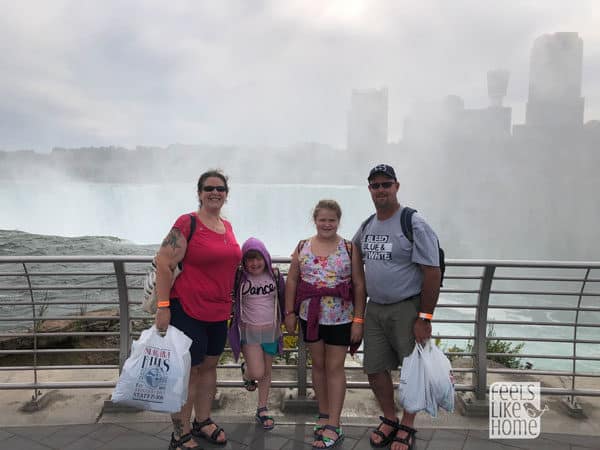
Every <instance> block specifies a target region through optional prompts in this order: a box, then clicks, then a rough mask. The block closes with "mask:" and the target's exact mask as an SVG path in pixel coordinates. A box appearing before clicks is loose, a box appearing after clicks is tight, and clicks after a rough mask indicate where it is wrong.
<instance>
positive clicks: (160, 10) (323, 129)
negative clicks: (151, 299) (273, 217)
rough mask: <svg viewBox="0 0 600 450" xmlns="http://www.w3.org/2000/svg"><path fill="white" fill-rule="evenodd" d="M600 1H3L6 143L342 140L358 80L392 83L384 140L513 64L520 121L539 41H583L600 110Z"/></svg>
mask: <svg viewBox="0 0 600 450" xmlns="http://www.w3.org/2000/svg"><path fill="white" fill-rule="evenodd" d="M594 3H595V2H594V0H577V1H567V0H561V1H558V0H539V1H538V0H535V1H534V0H529V1H528V0H519V1H517V0H504V1H501V2H499V1H493V2H492V1H487V0H452V1H447V0H438V1H432V0H415V1H408V0H381V1H368V0H332V1H324V0H314V1H313V0H285V1H282V0H272V1H269V0H264V1H261V0H247V1H226V0H223V1H181V0H171V1H169V2H165V1H154V0H144V1H141V0H140V1H133V0H129V1H127V0H119V1H113V0H105V1H102V2H98V1H89V0H78V1H68V0H52V1H28V0H20V1H18V2H15V1H9V0H0V7H1V10H2V14H1V15H0V51H1V52H2V57H1V58H0V98H1V99H2V100H1V101H0V150H17V149H34V150H36V151H38V152H47V151H50V150H51V149H52V148H53V147H55V146H59V147H82V146H106V145H117V146H125V147H130V148H132V147H135V146H136V145H154V146H167V145H169V144H174V143H185V144H200V143H209V144H227V145H231V144H233V145H241V146H244V145H248V146H270V147H277V146H289V145H293V144H296V143H300V142H320V143H324V144H328V145H332V146H335V147H344V146H345V139H346V115H347V111H348V108H349V102H350V96H351V92H352V89H355V88H359V89H363V88H380V87H387V88H388V90H389V105H390V111H389V115H390V116H389V121H390V132H389V139H390V141H398V140H400V139H401V138H402V123H403V120H404V118H405V117H406V115H407V114H408V113H409V112H410V110H411V107H412V106H411V105H414V103H415V102H418V101H438V100H441V99H442V98H443V97H444V96H446V95H448V94H453V95H458V96H460V97H462V98H463V99H464V101H465V106H466V107H467V108H476V107H484V106H486V105H487V104H488V98H487V88H486V72H487V71H488V70H490V69H495V68H502V69H506V70H508V71H509V72H510V82H509V87H508V95H507V97H506V99H505V102H504V104H505V105H506V106H511V107H513V123H522V122H523V121H524V114H525V103H526V101H527V86H528V79H529V57H530V52H531V47H532V44H533V40H534V39H535V38H536V37H538V36H540V35H542V34H546V33H554V32H557V31H576V32H579V35H580V36H581V37H582V38H583V41H584V63H583V96H584V97H585V98H586V116H585V118H586V120H591V119H600V77H599V76H598V74H599V73H600V8H594V7H593V6H594Z"/></svg>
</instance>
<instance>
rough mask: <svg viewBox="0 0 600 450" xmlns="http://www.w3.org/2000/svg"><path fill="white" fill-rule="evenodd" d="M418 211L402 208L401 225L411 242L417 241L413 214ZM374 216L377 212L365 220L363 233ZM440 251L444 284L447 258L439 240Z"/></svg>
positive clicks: (362, 226) (442, 283)
mask: <svg viewBox="0 0 600 450" xmlns="http://www.w3.org/2000/svg"><path fill="white" fill-rule="evenodd" d="M416 212H417V210H416V209H412V208H409V207H408V206H405V207H404V208H402V212H401V213H400V226H401V227H402V233H403V234H404V236H406V238H407V239H408V240H409V241H410V242H411V243H413V242H415V240H414V238H413V226H412V216H413V214H414V213H416ZM373 217H375V214H372V215H370V216H369V217H368V218H367V220H365V221H364V222H363V224H362V225H361V227H360V231H361V233H362V232H364V231H365V228H366V227H367V225H368V224H369V222H371V221H372V220H373ZM438 251H439V256H440V272H441V278H440V286H443V285H444V272H445V271H446V259H445V254H444V249H442V247H440V241H439V240H438Z"/></svg>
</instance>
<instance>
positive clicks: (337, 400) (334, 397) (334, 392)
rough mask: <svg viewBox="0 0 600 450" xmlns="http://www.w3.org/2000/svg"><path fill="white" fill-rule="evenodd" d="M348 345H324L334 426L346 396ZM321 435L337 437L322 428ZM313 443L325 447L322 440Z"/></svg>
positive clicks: (337, 422) (329, 405) (331, 419)
mask: <svg viewBox="0 0 600 450" xmlns="http://www.w3.org/2000/svg"><path fill="white" fill-rule="evenodd" d="M347 350H348V347H343V346H341V345H325V361H326V362H325V378H326V382H327V394H328V410H329V420H328V421H327V423H328V424H329V425H332V426H334V427H336V428H337V427H339V426H340V416H341V414H342V407H343V406H344V398H345V396H346V373H345V372H344V362H345V360H346V352H347ZM323 436H327V437H329V438H331V439H337V438H338V435H337V434H336V433H335V432H333V431H331V430H323ZM313 445H317V446H321V447H323V448H325V443H324V442H323V441H320V440H319V441H315V442H314V443H313Z"/></svg>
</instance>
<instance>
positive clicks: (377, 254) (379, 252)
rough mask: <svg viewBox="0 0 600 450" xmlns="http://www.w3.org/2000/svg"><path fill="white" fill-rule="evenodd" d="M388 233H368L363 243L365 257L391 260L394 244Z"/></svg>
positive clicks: (376, 259)
mask: <svg viewBox="0 0 600 450" xmlns="http://www.w3.org/2000/svg"><path fill="white" fill-rule="evenodd" d="M389 241H390V237H389V236H388V235H387V234H367V235H366V236H365V239H364V240H363V243H362V253H363V255H364V257H365V259H370V260H375V261H391V260H392V248H393V244H392V243H391V242H389Z"/></svg>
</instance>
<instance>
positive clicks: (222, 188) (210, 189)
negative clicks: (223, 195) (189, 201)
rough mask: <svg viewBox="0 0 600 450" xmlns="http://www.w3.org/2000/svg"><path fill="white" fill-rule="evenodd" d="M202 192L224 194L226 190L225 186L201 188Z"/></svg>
mask: <svg viewBox="0 0 600 450" xmlns="http://www.w3.org/2000/svg"><path fill="white" fill-rule="evenodd" d="M202 190H203V191H204V192H212V191H217V192H226V191H227V188H226V187H225V186H202Z"/></svg>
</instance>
